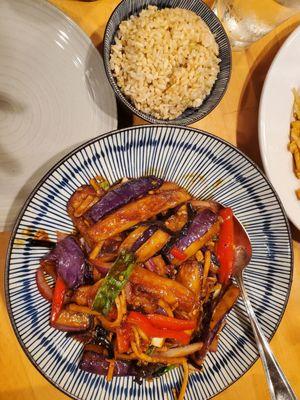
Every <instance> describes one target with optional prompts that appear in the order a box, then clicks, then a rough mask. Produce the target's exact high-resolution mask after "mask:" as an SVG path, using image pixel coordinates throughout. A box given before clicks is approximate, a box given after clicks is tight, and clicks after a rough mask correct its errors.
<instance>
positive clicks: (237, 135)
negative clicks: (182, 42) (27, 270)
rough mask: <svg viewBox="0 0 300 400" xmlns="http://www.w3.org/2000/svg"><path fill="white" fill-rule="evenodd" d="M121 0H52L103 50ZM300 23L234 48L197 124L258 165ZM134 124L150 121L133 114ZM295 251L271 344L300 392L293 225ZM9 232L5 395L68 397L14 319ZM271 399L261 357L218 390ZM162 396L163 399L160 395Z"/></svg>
mask: <svg viewBox="0 0 300 400" xmlns="http://www.w3.org/2000/svg"><path fill="white" fill-rule="evenodd" d="M118 2H119V1H118V0H98V1H94V2H87V1H78V0H77V1H75V0H74V1H73V0H52V3H53V4H55V5H56V6H57V7H59V8H60V9H61V10H63V11H64V12H65V13H66V14H68V15H69V16H70V17H71V18H72V19H74V21H76V22H77V23H78V24H79V25H80V26H81V27H82V29H83V30H84V31H85V32H86V33H87V34H88V35H89V36H90V38H91V39H92V41H93V43H94V44H95V46H97V48H98V49H100V51H101V42H102V38H103V32H104V29H105V25H106V22H107V20H108V18H109V16H110V14H111V12H112V11H113V9H114V8H115V6H116V4H118ZM299 23H300V16H296V17H293V18H292V19H290V20H288V21H286V22H285V23H284V24H282V25H281V26H280V27H278V28H277V29H276V30H275V31H273V32H271V33H270V34H268V35H267V36H266V37H264V38H263V39H261V40H260V41H259V42H257V43H255V44H254V45H252V46H251V47H250V48H249V49H248V50H247V51H243V52H235V53H233V60H232V61H233V62H232V64H233V68H232V77H231V81H230V84H229V87H228V90H227V92H226V94H225V96H224V98H223V100H222V101H221V102H220V104H219V105H218V106H217V108H216V109H215V110H214V111H213V112H212V113H211V114H210V115H208V116H207V117H205V118H204V119H202V120H201V121H199V122H197V123H195V124H194V125H193V126H194V127H197V128H201V129H204V130H207V131H209V132H211V133H213V134H215V135H217V136H220V137H222V138H224V139H226V140H228V141H229V142H231V143H233V144H234V145H236V146H237V147H238V148H239V149H241V150H242V151H244V152H245V153H246V154H247V155H248V156H250V157H251V158H252V159H253V160H254V161H255V162H256V163H257V164H258V165H259V166H261V159H260V155H259V148H258V133H257V117H258V104H259V98H260V94H261V90H262V85H263V82H264V79H265V76H266V73H267V71H268V68H269V66H270V64H271V62H272V60H273V58H274V56H275V54H276V53H277V51H278V49H279V48H280V46H281V45H282V43H283V42H284V40H285V38H286V37H287V36H288V35H289V33H290V32H292V31H293V30H294V29H295V27H296V26H297V25H299ZM134 123H135V124H140V123H145V122H144V121H142V120H140V119H138V118H134ZM292 235H293V248H294V256H295V263H294V264H295V265H294V279H293V284H292V291H291V294H290V299H289V302H288V305H287V309H286V312H285V314H284V317H283V319H282V322H281V324H280V326H279V328H278V330H277V332H276V334H275V336H274V338H273V339H272V341H271V347H272V349H273V351H274V353H275V355H276V357H277V359H278V361H279V363H280V365H281V366H282V368H283V370H284V371H285V374H286V376H287V378H288V379H289V381H290V383H291V384H292V386H293V387H294V389H295V391H296V393H297V394H298V396H299V397H300V379H299V372H298V371H299V367H300V339H299V338H300V335H299V332H300V313H299V304H300V232H299V231H297V230H296V229H295V228H294V227H292ZM9 236H10V233H9V232H3V233H0V281H1V282H0V283H1V292H0V316H1V324H0V329H1V332H0V371H1V372H0V399H1V400H2V399H3V400H18V399H20V400H24V399H31V400H41V399H43V400H53V399H55V400H63V399H65V400H66V399H68V397H67V396H66V395H64V394H63V393H61V392H60V391H59V390H57V389H56V388H55V387H53V386H52V385H51V384H50V383H49V382H48V381H47V380H46V379H45V378H44V377H43V376H42V375H41V374H40V373H39V372H38V371H37V370H36V369H35V368H34V367H33V365H32V364H31V363H30V361H29V360H28V359H27V357H26V356H25V354H24V353H23V351H22V349H21V347H20V345H19V343H18V341H17V339H16V337H15V335H14V333H13V330H12V327H11V325H10V321H9V318H8V314H7V310H6V303H5V294H4V282H3V280H4V269H5V255H6V249H7V244H8V240H9ZM240 398H242V399H243V400H252V399H267V398H268V390H267V386H266V381H265V376H264V371H263V369H262V365H261V362H260V361H257V362H256V363H255V364H254V366H253V367H252V368H251V369H250V370H249V371H248V372H247V373H246V374H245V375H244V376H243V377H242V378H240V379H239V380H238V381H237V382H236V383H235V384H233V385H232V386H230V387H229V388H228V389H226V390H225V391H224V392H222V393H221V394H219V395H218V396H216V399H222V400H239V399H240ZM159 400H161V399H159Z"/></svg>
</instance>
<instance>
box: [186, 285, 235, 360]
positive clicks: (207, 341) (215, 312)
mask: <svg viewBox="0 0 300 400" xmlns="http://www.w3.org/2000/svg"><path fill="white" fill-rule="evenodd" d="M222 292H223V293H222V294H221V295H220V297H219V298H218V299H217V301H214V300H211V302H210V305H209V306H208V307H209V310H208V318H207V319H206V321H205V323H202V326H204V332H202V337H201V339H202V341H203V346H202V348H201V350H199V351H197V352H196V353H194V354H193V355H191V356H190V358H191V359H192V361H193V364H194V365H198V366H201V365H202V363H203V360H204V358H205V356H206V354H207V353H208V351H209V347H210V345H211V343H212V342H213V340H214V338H215V337H216V335H217V334H218V332H219V330H220V328H221V327H222V325H223V323H224V321H225V319H226V317H227V316H228V314H229V312H230V311H231V309H232V308H233V307H234V305H235V303H236V302H237V300H238V297H239V294H240V290H239V289H238V287H237V286H235V285H234V284H233V283H230V284H229V285H228V286H227V287H225V288H224V289H223V291H222ZM203 322H204V321H203ZM193 340H194V341H196V340H197V337H194V339H193Z"/></svg>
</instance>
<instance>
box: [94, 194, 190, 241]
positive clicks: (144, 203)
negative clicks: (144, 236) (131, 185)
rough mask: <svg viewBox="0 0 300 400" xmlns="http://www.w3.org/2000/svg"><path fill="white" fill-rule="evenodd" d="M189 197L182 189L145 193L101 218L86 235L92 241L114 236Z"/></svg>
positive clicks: (183, 201)
mask: <svg viewBox="0 0 300 400" xmlns="http://www.w3.org/2000/svg"><path fill="white" fill-rule="evenodd" d="M190 197H191V196H190V195H189V194H188V193H187V192H186V191H185V190H184V189H178V190H164V191H159V193H156V192H155V193H153V194H151V195H147V196H145V197H143V198H141V199H138V200H136V201H134V202H132V203H129V204H127V205H126V206H123V207H121V208H120V209H118V210H117V211H115V212H114V213H112V214H111V215H109V216H107V217H105V218H104V219H103V220H100V221H98V222H97V223H96V224H94V225H93V226H91V227H90V228H89V229H88V231H87V234H88V237H89V239H90V240H91V241H93V242H99V241H101V240H104V239H107V238H109V237H112V236H115V235H117V234H118V233H120V232H124V231H126V230H127V229H130V228H132V227H133V226H135V225H137V224H139V223H141V222H143V221H147V220H149V219H151V218H153V217H155V216H156V215H157V214H159V213H160V212H162V211H166V210H168V209H169V208H174V207H176V206H177V205H179V204H182V203H185V202H186V201H188V200H189V199H190Z"/></svg>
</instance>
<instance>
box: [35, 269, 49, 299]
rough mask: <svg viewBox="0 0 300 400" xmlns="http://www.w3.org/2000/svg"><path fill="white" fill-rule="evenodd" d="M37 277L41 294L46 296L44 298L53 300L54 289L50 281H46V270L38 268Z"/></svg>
mask: <svg viewBox="0 0 300 400" xmlns="http://www.w3.org/2000/svg"><path fill="white" fill-rule="evenodd" d="M35 279H36V284H37V287H38V289H39V292H40V293H41V295H42V296H43V297H44V299H46V300H48V301H49V302H51V301H52V297H53V289H52V288H51V287H50V286H49V285H48V282H47V281H46V278H45V275H44V271H43V269H42V268H41V267H40V268H38V270H37V271H36V274H35Z"/></svg>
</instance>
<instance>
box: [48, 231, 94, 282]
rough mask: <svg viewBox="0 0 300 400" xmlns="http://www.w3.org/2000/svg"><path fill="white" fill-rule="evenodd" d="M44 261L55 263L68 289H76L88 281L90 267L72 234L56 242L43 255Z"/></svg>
mask: <svg viewBox="0 0 300 400" xmlns="http://www.w3.org/2000/svg"><path fill="white" fill-rule="evenodd" d="M43 260H45V261H51V262H54V263H55V264H56V268H57V273H58V275H59V276H60V277H61V278H62V279H63V280H64V282H65V284H66V285H67V287H68V288H69V289H77V288H78V287H79V286H81V285H83V284H87V283H90V282H89V281H90V279H91V275H90V267H89V266H88V264H87V263H86V262H85V256H84V253H83V251H82V250H81V248H80V246H79V244H78V243H77V241H76V240H75V238H74V237H73V236H67V237H66V238H64V239H63V240H61V241H60V242H58V243H57V245H56V247H55V249H53V250H51V251H50V252H49V253H48V254H46V256H44V257H43Z"/></svg>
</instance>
